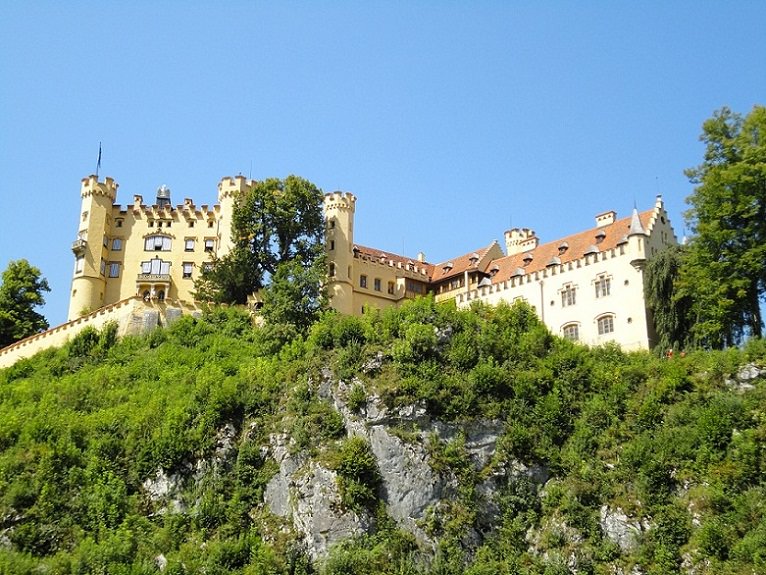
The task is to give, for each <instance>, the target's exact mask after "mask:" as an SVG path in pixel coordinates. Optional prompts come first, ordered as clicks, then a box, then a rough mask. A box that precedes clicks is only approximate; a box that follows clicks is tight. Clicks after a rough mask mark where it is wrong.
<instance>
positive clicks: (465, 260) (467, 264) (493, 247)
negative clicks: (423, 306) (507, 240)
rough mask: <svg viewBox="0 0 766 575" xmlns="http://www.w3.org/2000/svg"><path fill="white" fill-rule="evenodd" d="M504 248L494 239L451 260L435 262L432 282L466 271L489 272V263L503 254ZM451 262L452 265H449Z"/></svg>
mask: <svg viewBox="0 0 766 575" xmlns="http://www.w3.org/2000/svg"><path fill="white" fill-rule="evenodd" d="M502 253H503V250H502V249H500V246H499V245H498V243H497V241H493V242H492V243H491V244H489V245H488V246H486V247H483V248H480V249H478V250H473V251H470V252H468V253H467V254H463V255H462V256H459V257H456V258H452V259H451V260H448V261H445V262H442V263H440V264H435V265H434V266H433V268H434V269H433V273H432V275H431V281H432V282H441V281H444V280H447V279H450V278H452V277H455V276H460V275H463V273H465V272H466V271H476V270H478V271H480V272H484V273H486V272H487V269H488V268H489V265H490V264H491V263H492V261H493V260H494V259H497V257H498V256H501V255H502ZM472 258H473V259H472ZM448 264H451V265H448Z"/></svg>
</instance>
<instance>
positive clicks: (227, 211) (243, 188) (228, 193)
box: [218, 175, 254, 256]
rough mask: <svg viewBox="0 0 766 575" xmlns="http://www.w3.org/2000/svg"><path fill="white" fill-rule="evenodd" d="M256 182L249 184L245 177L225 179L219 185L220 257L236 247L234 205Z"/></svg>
mask: <svg viewBox="0 0 766 575" xmlns="http://www.w3.org/2000/svg"><path fill="white" fill-rule="evenodd" d="M253 184H254V182H253V181H252V180H250V181H249V182H248V181H247V180H246V179H245V176H242V175H239V176H236V177H234V178H231V177H228V176H227V177H225V178H223V179H221V181H220V182H219V183H218V206H219V211H218V255H219V256H223V255H225V254H227V253H229V251H230V250H231V249H232V248H233V247H234V240H233V238H232V235H231V234H232V229H231V222H232V216H233V215H234V205H235V204H236V203H237V200H238V199H240V198H242V197H244V196H245V194H247V191H248V189H250V188H251V187H252V186H253Z"/></svg>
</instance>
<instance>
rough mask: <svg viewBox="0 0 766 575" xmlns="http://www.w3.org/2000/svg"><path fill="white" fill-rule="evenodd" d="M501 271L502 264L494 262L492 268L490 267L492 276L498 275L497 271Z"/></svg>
mask: <svg viewBox="0 0 766 575" xmlns="http://www.w3.org/2000/svg"><path fill="white" fill-rule="evenodd" d="M499 271H500V266H499V265H497V264H493V265H492V267H491V268H489V275H491V276H492V277H495V275H497V272H499Z"/></svg>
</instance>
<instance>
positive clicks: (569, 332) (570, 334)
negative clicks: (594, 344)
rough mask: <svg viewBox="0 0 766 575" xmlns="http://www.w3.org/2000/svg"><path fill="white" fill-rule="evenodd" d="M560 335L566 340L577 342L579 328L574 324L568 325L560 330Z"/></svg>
mask: <svg viewBox="0 0 766 575" xmlns="http://www.w3.org/2000/svg"><path fill="white" fill-rule="evenodd" d="M561 334H562V335H563V336H564V337H565V338H566V339H568V340H571V341H578V340H579V339H580V326H579V325H577V324H576V323H569V324H567V325H565V326H564V327H562V328H561Z"/></svg>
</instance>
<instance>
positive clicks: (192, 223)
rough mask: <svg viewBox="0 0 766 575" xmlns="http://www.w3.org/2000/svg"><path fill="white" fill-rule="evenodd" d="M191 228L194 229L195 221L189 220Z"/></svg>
mask: <svg viewBox="0 0 766 575" xmlns="http://www.w3.org/2000/svg"><path fill="white" fill-rule="evenodd" d="M189 227H190V228H193V227H194V220H189Z"/></svg>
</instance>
